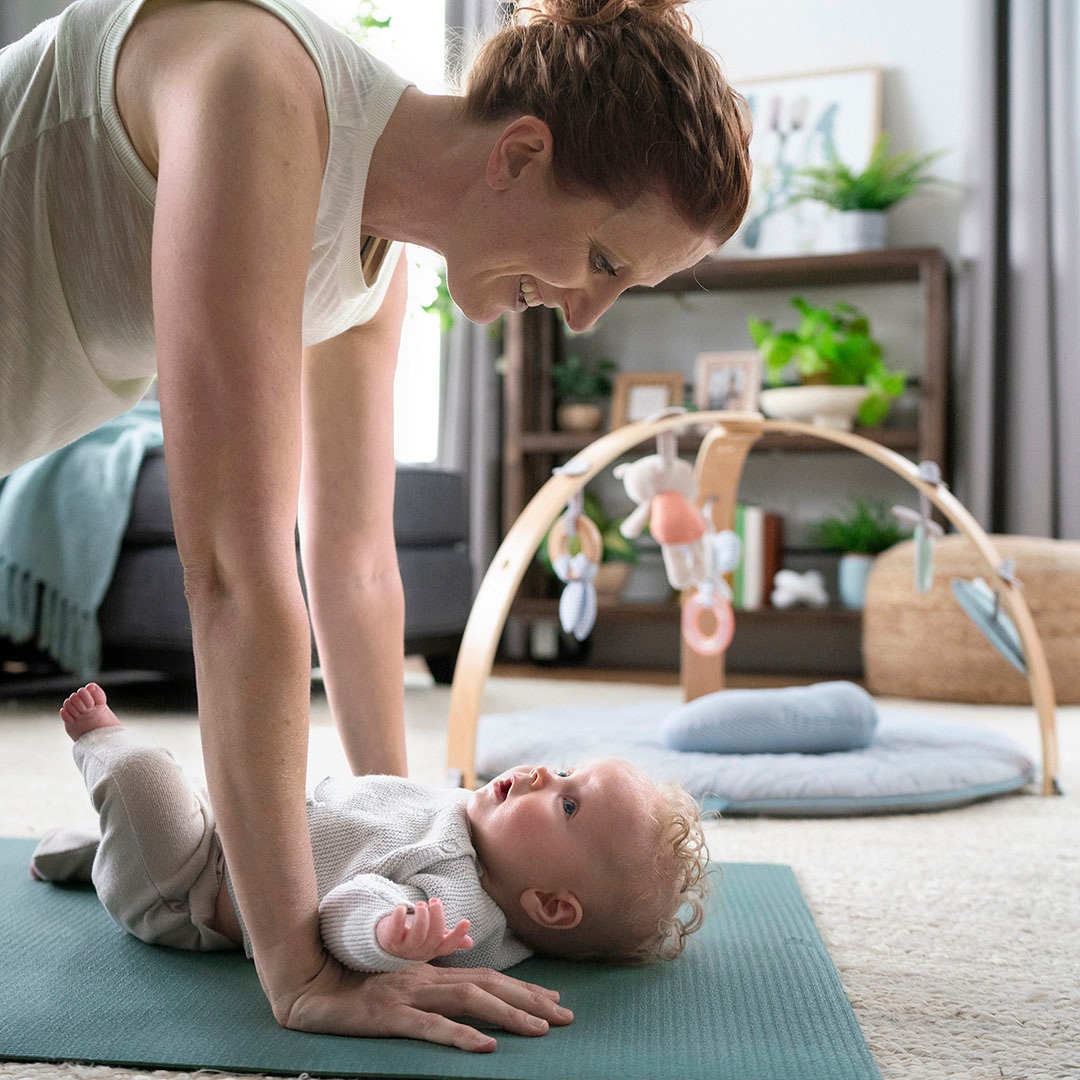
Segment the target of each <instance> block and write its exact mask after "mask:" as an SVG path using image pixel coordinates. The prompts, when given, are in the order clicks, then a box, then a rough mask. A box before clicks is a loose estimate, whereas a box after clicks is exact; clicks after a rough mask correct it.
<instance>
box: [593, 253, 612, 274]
mask: <svg viewBox="0 0 1080 1080" xmlns="http://www.w3.org/2000/svg"><path fill="white" fill-rule="evenodd" d="M589 264H590V268H591V270H592V272H593V273H594V274H608V275H609V276H610V277H615V275H616V274H617V273H618V271H617V270H616V269H615V267H614V266H612V265H611V263H609V262H608V261H607V259H605V258H604V256H603V255H601V254H600V252H599V251H597V252H594V253H593V256H592V258H591V259H590V260H589Z"/></svg>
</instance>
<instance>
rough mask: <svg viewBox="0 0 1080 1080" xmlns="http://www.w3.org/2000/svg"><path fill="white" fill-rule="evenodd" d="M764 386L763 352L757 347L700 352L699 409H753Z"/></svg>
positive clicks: (696, 387) (696, 393)
mask: <svg viewBox="0 0 1080 1080" xmlns="http://www.w3.org/2000/svg"><path fill="white" fill-rule="evenodd" d="M760 389H761V354H760V353H759V352H757V350H756V349H750V350H747V351H744V352H712V353H698V358H697V372H696V378H695V380H694V404H695V405H696V406H697V407H698V408H699V409H701V410H703V411H704V410H706V409H708V410H713V409H727V410H728V411H732V412H753V411H755V410H756V409H757V398H758V390H760Z"/></svg>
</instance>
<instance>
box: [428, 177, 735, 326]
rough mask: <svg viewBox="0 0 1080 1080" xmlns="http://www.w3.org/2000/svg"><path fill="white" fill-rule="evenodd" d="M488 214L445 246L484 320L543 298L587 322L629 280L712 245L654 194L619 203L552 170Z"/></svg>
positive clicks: (651, 280)
mask: <svg viewBox="0 0 1080 1080" xmlns="http://www.w3.org/2000/svg"><path fill="white" fill-rule="evenodd" d="M484 218H485V220H483V221H479V222H476V223H475V227H474V228H472V229H470V231H469V233H468V236H467V239H466V240H465V241H464V242H463V243H461V244H460V246H459V248H458V250H456V251H447V252H445V255H446V266H447V283H448V285H449V288H450V294H451V296H452V297H453V298H454V302H455V303H456V304H457V305H458V307H459V308H461V310H462V311H463V312H464V313H465V315H466V316H467V317H468V318H469V319H471V320H472V321H473V322H478V323H487V322H491V321H492V320H493V319H496V318H498V317H499V316H500V315H501V314H503V312H506V311H524V310H525V309H526V307H538V306H540V305H543V306H545V307H550V308H562V312H563V315H564V317H565V319H566V324H567V326H569V327H570V329H571V330H574V331H582V330H588V329H589V327H591V326H592V325H593V323H595V322H596V320H597V319H598V318H599V317H600V316H601V315H602V314H603V313H604V312H605V311H606V310H607V309H608V308H609V307H610V306H611V305H612V304H613V303H614V302H615V300H616V299H617V298H618V297H619V295H620V294H621V293H622V292H623V291H624V290H626V289H628V288H630V286H631V285H656V284H658V283H659V282H661V281H663V280H664V279H665V278H667V277H669V276H670V275H671V274H673V273H675V272H676V271H678V270H684V269H686V268H687V267H690V266H693V265H694V264H695V263H696V262H698V261H699V260H700V259H701V258H703V257H704V256H705V255H706V254H708V253H709V252H710V251H711V250H713V249H714V248H715V246H716V244H715V242H714V241H713V240H712V239H711V238H709V237H707V236H703V235H701V234H699V233H697V232H695V231H694V230H693V229H692V228H691V227H690V226H688V225H687V224H686V222H684V221H683V219H682V218H681V217H680V216H679V215H678V214H677V213H676V212H675V210H674V208H673V207H672V206H671V204H670V203H669V202H668V201H667V200H666V199H663V198H661V197H660V196H658V195H655V194H651V193H650V194H646V195H643V196H642V197H641V198H640V199H638V201H637V202H635V203H634V204H633V205H631V206H629V207H627V208H626V209H621V210H620V209H618V208H616V207H614V206H612V205H611V204H610V203H608V202H606V201H604V200H602V199H600V198H597V197H595V196H591V197H581V196H574V195H568V194H566V193H565V192H563V191H560V190H559V189H557V188H556V187H555V186H554V184H553V183H551V182H550V180H549V181H548V182H547V183H545V184H543V185H542V186H541V187H540V189H539V190H538V191H537V190H533V191H532V192H530V191H528V190H527V189H526V186H525V185H521V186H519V187H518V188H517V189H515V191H514V192H513V194H512V196H511V197H509V198H506V199H504V200H501V201H500V202H499V203H498V204H497V205H495V206H493V207H492V212H491V213H490V214H485V215H484Z"/></svg>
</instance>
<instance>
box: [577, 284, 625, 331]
mask: <svg viewBox="0 0 1080 1080" xmlns="http://www.w3.org/2000/svg"><path fill="white" fill-rule="evenodd" d="M622 292H623V288H622V286H621V285H615V284H614V282H612V284H611V285H607V284H606V283H605V287H602V288H601V287H598V288H596V289H595V290H593V289H589V290H579V291H576V292H573V293H567V294H566V295H564V296H563V301H562V309H563V318H565V319H566V325H567V326H569V327H570V329H571V330H573V331H574V333H575V334H580V333H582V332H583V331H585V330H591V329H592V327H593V325H594V324H595V322H596V320H597V319H599V318H600V316H601V315H603V314H604V312H605V311H607V309H608V308H609V307H611V305H612V304H614V303H615V301H616V300H618V298H619V296H620V295H621V294H622Z"/></svg>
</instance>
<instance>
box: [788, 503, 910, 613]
mask: <svg viewBox="0 0 1080 1080" xmlns="http://www.w3.org/2000/svg"><path fill="white" fill-rule="evenodd" d="M809 535H810V540H811V542H812V543H815V544H817V545H819V546H820V547H823V548H826V549H827V550H829V551H839V552H840V565H839V568H838V572H837V585H838V589H839V593H840V602H841V603H842V604H843V605H844V607H846V608H861V607H862V606H863V601H864V599H865V596H866V579H867V577H868V576H869V574H870V568H871V566H873V563H874V559H875V558H876V557H877V556H878V555H880V554H881V552H883V551H885V550H886V549H888V548H891V547H892V546H893V544H898V543H900V541H901V540H906V539H907V538H908V537H909V536H910V535H911V534H910V533H909V532H907V531H906V530H904V529H902V528H901V527H900V525H899V524H898V523H897V521H896V518H895V517H893V514H892V511H891V510H890V509H889V507H888V506H887V505H886V504H885V503H883V502H878V501H875V500H872V499H863V498H859V497H858V496H856V497H855V498H853V499H852V500H851V502H850V503H849V504H848V506H847V507H846V508H845V509H844V510H843V511H842V512H840V513H838V514H834V515H831V516H829V517H824V518H821V519H820V520H819V521H816V522H814V523H813V524H812V525H811V526H810V529H809Z"/></svg>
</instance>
